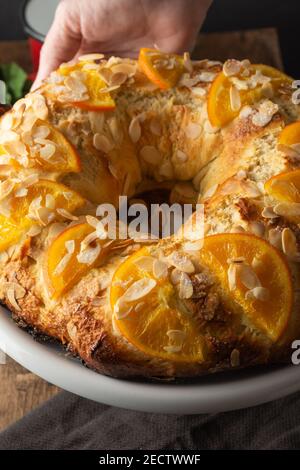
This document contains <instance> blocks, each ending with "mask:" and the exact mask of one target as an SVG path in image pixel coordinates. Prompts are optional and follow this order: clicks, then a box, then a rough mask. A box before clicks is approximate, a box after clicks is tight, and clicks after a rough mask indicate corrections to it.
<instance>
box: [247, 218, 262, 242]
mask: <svg viewBox="0 0 300 470" xmlns="http://www.w3.org/2000/svg"><path fill="white" fill-rule="evenodd" d="M249 229H250V231H251V232H252V233H254V235H256V236H257V237H261V238H262V237H263V236H264V234H265V225H264V223H263V222H259V221H253V222H250V223H249Z"/></svg>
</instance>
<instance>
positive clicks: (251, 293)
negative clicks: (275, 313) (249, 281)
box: [245, 286, 270, 302]
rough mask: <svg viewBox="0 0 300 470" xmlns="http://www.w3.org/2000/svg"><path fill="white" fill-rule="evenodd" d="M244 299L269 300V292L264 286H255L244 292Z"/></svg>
mask: <svg viewBox="0 0 300 470" xmlns="http://www.w3.org/2000/svg"><path fill="white" fill-rule="evenodd" d="M245 298H246V299H257V300H261V301H263V302H265V301H267V300H269V298H270V292H269V290H268V289H266V288H265V287H261V286H257V287H254V288H253V289H251V290H248V291H247V292H246V294H245Z"/></svg>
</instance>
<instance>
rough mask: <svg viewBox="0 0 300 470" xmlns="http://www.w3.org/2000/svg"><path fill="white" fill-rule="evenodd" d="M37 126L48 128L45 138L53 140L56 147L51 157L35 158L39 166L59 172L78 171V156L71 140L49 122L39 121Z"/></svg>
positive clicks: (79, 167) (79, 166)
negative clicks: (47, 158)
mask: <svg viewBox="0 0 300 470" xmlns="http://www.w3.org/2000/svg"><path fill="white" fill-rule="evenodd" d="M38 126H46V127H48V128H49V130H50V134H49V135H48V136H47V140H49V141H51V142H53V143H54V145H55V147H56V152H55V154H54V155H53V157H52V158H51V159H49V160H45V159H41V158H37V159H38V161H39V163H40V165H41V167H42V168H43V169H45V170H47V171H58V172H59V173H69V172H70V173H71V172H72V173H79V172H80V170H81V165H80V157H79V155H78V153H77V151H76V149H75V147H74V146H73V145H72V144H71V142H69V140H68V139H67V138H66V137H65V136H64V135H63V134H62V133H61V132H60V131H58V130H57V129H55V127H53V126H51V125H50V124H49V123H46V122H43V121H39V122H38ZM52 160H53V161H52Z"/></svg>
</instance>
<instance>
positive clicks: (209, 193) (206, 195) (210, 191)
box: [202, 184, 218, 199]
mask: <svg viewBox="0 0 300 470" xmlns="http://www.w3.org/2000/svg"><path fill="white" fill-rule="evenodd" d="M217 189H218V184H214V185H213V186H211V187H210V188H209V189H208V190H207V191H205V193H204V194H203V195H202V197H203V199H208V198H209V197H212V196H213V195H214V194H215V193H216V191H217Z"/></svg>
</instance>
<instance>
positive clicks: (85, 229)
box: [46, 222, 131, 298]
mask: <svg viewBox="0 0 300 470" xmlns="http://www.w3.org/2000/svg"><path fill="white" fill-rule="evenodd" d="M128 243H131V241H130V240H121V239H116V240H109V239H107V238H105V237H103V238H99V237H97V234H96V232H95V227H92V226H91V225H89V224H88V223H85V222H84V223H80V224H76V225H73V226H71V227H68V228H66V229H65V230H64V231H63V232H61V233H60V234H59V235H58V237H57V238H56V239H55V240H54V241H53V242H52V243H51V245H50V247H49V249H48V252H47V256H46V260H47V261H46V278H47V280H48V286H49V291H50V293H51V295H52V297H53V298H58V297H59V296H61V295H62V294H63V293H65V292H67V291H68V290H69V289H70V288H71V287H72V286H74V285H75V284H76V282H77V281H79V280H80V279H81V278H82V277H83V276H84V275H85V274H86V273H87V272H89V271H90V269H92V268H94V267H96V266H99V265H100V264H102V263H103V262H104V260H105V259H106V257H107V256H108V255H109V254H113V253H114V252H116V251H118V250H120V249H123V248H124V247H125V246H128Z"/></svg>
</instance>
